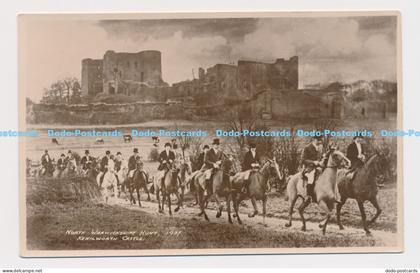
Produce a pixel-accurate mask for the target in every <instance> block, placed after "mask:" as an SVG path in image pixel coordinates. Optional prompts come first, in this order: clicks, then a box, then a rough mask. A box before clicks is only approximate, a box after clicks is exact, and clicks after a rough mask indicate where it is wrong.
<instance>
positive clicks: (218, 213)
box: [214, 193, 223, 218]
mask: <svg viewBox="0 0 420 273" xmlns="http://www.w3.org/2000/svg"><path fill="white" fill-rule="evenodd" d="M214 198H215V199H216V203H217V207H218V209H217V213H216V218H220V216H222V210H223V205H222V202H220V196H219V194H217V193H216V194H215V195H214Z"/></svg>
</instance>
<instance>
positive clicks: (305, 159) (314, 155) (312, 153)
mask: <svg viewBox="0 0 420 273" xmlns="http://www.w3.org/2000/svg"><path fill="white" fill-rule="evenodd" d="M321 148H322V137H321V136H315V137H313V138H312V142H311V143H309V144H308V145H307V146H306V147H305V148H304V149H303V152H302V160H301V164H302V166H303V171H302V176H303V178H304V179H305V180H306V181H307V183H306V191H307V194H308V195H309V196H310V197H311V199H312V201H313V202H315V201H316V198H315V193H314V187H315V180H316V178H317V177H316V176H317V173H318V171H317V169H318V168H320V167H321V162H320V159H321V153H320V150H321Z"/></svg>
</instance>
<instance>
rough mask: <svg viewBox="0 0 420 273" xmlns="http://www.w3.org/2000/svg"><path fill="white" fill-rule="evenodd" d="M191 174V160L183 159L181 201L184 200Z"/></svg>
mask: <svg viewBox="0 0 420 273" xmlns="http://www.w3.org/2000/svg"><path fill="white" fill-rule="evenodd" d="M191 173H192V166H191V161H190V160H189V159H183V160H182V163H181V166H180V167H179V179H180V188H181V199H184V194H185V187H186V184H187V181H188V180H189V179H188V178H189V176H190V175H191Z"/></svg>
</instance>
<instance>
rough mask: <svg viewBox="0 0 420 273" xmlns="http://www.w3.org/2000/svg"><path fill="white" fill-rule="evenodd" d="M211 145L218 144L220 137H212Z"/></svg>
mask: <svg viewBox="0 0 420 273" xmlns="http://www.w3.org/2000/svg"><path fill="white" fill-rule="evenodd" d="M212 145H220V139H218V138H215V139H213V143H212Z"/></svg>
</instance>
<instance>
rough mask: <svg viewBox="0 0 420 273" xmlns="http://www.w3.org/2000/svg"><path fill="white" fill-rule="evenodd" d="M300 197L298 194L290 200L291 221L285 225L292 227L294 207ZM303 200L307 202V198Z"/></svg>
mask: <svg viewBox="0 0 420 273" xmlns="http://www.w3.org/2000/svg"><path fill="white" fill-rule="evenodd" d="M297 199H298V196H297V195H296V196H295V197H293V199H292V200H290V201H289V202H290V203H289V222H288V223H286V224H285V227H291V226H292V215H293V209H294V207H295V204H296V201H297ZM303 202H305V200H303Z"/></svg>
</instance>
